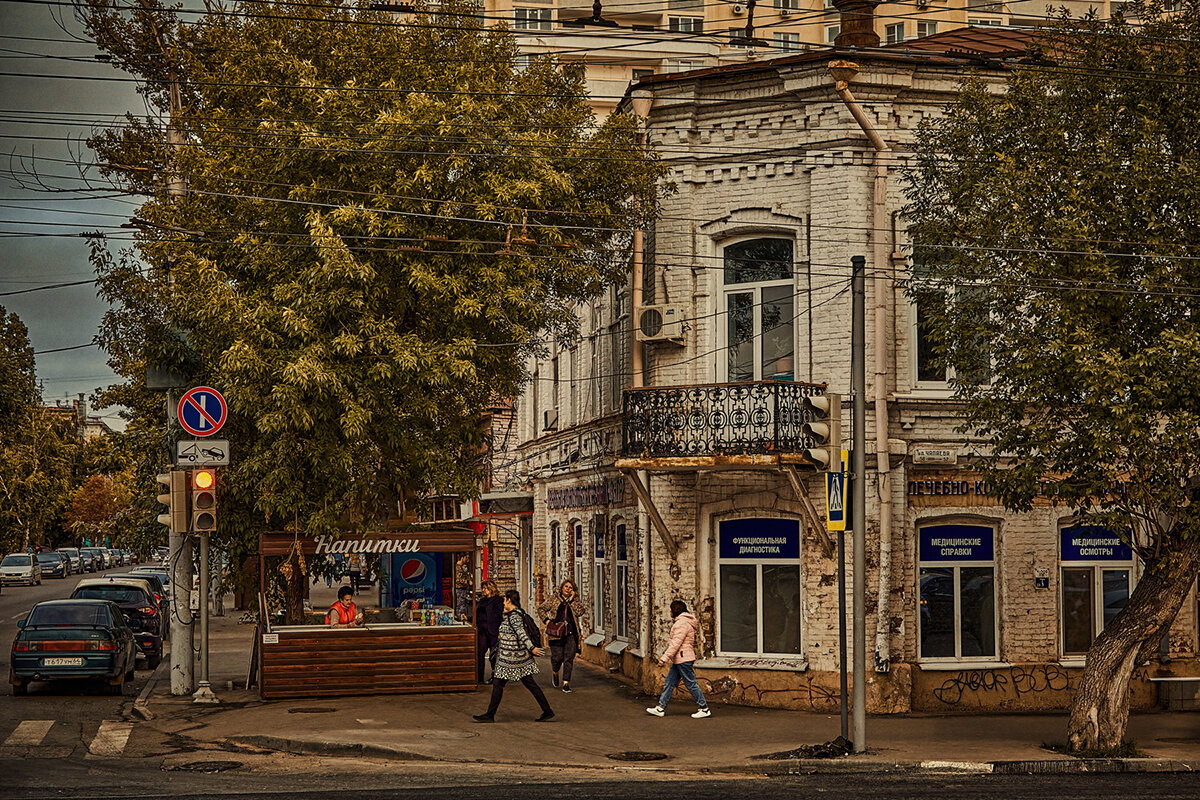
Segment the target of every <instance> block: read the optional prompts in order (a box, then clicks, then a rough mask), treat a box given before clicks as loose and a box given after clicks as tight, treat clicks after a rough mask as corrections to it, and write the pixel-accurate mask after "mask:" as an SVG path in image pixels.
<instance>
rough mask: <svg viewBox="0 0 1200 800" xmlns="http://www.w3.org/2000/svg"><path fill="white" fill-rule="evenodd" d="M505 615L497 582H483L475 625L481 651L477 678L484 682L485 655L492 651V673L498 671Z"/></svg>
mask: <svg viewBox="0 0 1200 800" xmlns="http://www.w3.org/2000/svg"><path fill="white" fill-rule="evenodd" d="M503 616H504V598H503V597H501V596H500V592H499V590H497V589H496V582H495V581H494V580H491V579H488V580H486V581H484V582H483V597H482V598H480V600H479V601H478V602H477V603H476V604H475V627H476V628H477V629H478V631H479V652H478V654H477V658H476V660H475V671H476V673H477V675H478V678H477V680H478V681H479V682H480V683H483V656H484V654H485V653H488V651H491V653H490V656H489V658H488V660H489V661H490V662H491V666H492V674H493V675H495V673H496V656H497V655H499V644H500V619H501V617H503Z"/></svg>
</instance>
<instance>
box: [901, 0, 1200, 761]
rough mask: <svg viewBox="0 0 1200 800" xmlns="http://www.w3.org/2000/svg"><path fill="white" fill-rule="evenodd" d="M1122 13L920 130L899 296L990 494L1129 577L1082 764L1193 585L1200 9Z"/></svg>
mask: <svg viewBox="0 0 1200 800" xmlns="http://www.w3.org/2000/svg"><path fill="white" fill-rule="evenodd" d="M1125 8H1126V13H1131V12H1132V13H1135V14H1137V19H1138V23H1137V24H1131V23H1129V22H1127V21H1125V19H1123V18H1122V17H1121V16H1120V15H1114V18H1113V19H1112V20H1107V21H1106V20H1099V19H1096V18H1094V17H1089V18H1086V19H1082V20H1078V19H1076V20H1072V19H1062V20H1060V21H1059V23H1058V24H1057V25H1056V26H1055V27H1054V28H1053V29H1052V30H1050V31H1049V32H1047V33H1046V34H1045V36H1044V38H1043V39H1042V41H1041V42H1040V44H1039V45H1038V47H1037V48H1035V49H1034V50H1033V51H1032V52H1031V54H1030V58H1028V59H1026V60H1025V61H1023V62H1022V64H1020V65H1018V66H1017V67H1016V68H1015V69H1014V70H1013V72H1012V74H1011V76H1010V77H1009V79H1008V82H1007V91H1006V92H1003V93H990V92H988V91H987V90H986V89H985V87H984V85H983V83H982V82H981V81H978V80H968V81H966V83H965V85H964V87H963V90H962V93H961V97H960V98H959V99H960V102H959V103H958V104H956V105H954V106H952V107H951V108H950V109H949V110H948V112H947V114H946V117H945V118H944V120H942V121H940V122H938V123H936V124H931V125H928V126H927V127H925V128H924V129H923V130H922V132H921V134H920V138H919V152H918V154H917V156H916V160H915V164H914V166H913V168H912V169H911V170H910V174H909V179H910V188H909V195H908V196H909V201H910V202H909V204H908V207H907V209H906V213H907V214H908V217H909V219H910V220H911V224H912V229H911V233H912V240H913V242H914V248H915V256H914V263H915V265H916V266H915V268H914V276H913V281H912V284H911V286H910V288H909V291H910V294H911V295H912V296H913V297H914V298H916V300H917V302H918V303H924V304H925V308H926V309H928V310H929V311H930V314H929V329H928V333H929V334H930V335H931V336H932V341H934V342H936V343H937V344H938V346H939V347H940V348H941V352H942V354H943V355H944V357H945V358H946V359H947V361H948V362H949V364H950V365H952V366H953V367H954V369H955V371H956V373H957V375H958V376H959V378H958V379H957V380H956V381H955V382H954V389H955V391H956V395H957V397H958V398H959V399H961V400H962V401H963V402H964V409H965V412H964V421H963V427H962V432H963V433H966V434H969V435H970V436H971V438H972V441H974V442H976V443H981V446H980V447H979V448H978V457H977V459H976V461H975V463H976V464H977V466H978V467H979V469H981V470H982V472H983V473H984V476H985V478H986V479H987V480H988V481H989V483H991V485H992V487H993V492H994V493H995V494H996V496H998V497H999V498H1000V499H1001V500H1002V501H1003V502H1004V504H1005V505H1006V506H1007V507H1008V508H1010V509H1014V510H1028V509H1030V508H1031V506H1032V504H1033V502H1034V499H1035V498H1038V497H1041V498H1048V499H1049V500H1050V501H1051V502H1053V503H1054V504H1056V505H1059V506H1063V507H1066V508H1069V509H1073V510H1075V511H1077V512H1078V515H1079V518H1080V520H1081V521H1085V522H1087V523H1089V524H1096V525H1101V526H1103V527H1105V528H1108V529H1110V530H1112V531H1115V532H1118V533H1120V534H1121V535H1123V536H1125V537H1126V538H1127V540H1128V542H1129V543H1130V545H1132V547H1133V550H1134V552H1135V553H1136V557H1137V558H1138V559H1139V560H1140V562H1141V566H1142V572H1141V576H1140V579H1139V580H1138V583H1137V586H1136V588H1135V590H1134V591H1133V593H1132V595H1131V596H1130V598H1129V601H1128V604H1127V605H1126V607H1125V608H1124V610H1123V611H1121V612H1120V613H1119V614H1118V615H1117V616H1116V618H1115V619H1113V620H1112V621H1111V622H1109V623H1108V625H1107V626H1106V627H1105V628H1104V631H1103V633H1101V634H1100V635H1099V636H1098V637H1097V638H1096V640H1095V641H1094V643H1093V644H1092V646H1091V649H1090V650H1089V652H1088V655H1087V666H1086V668H1085V670H1084V671H1083V674H1082V676H1081V677H1080V679H1079V681H1078V685H1077V687H1076V690H1075V695H1074V698H1073V704H1072V707H1071V710H1070V716H1069V721H1068V740H1069V743H1070V746H1071V747H1072V748H1074V749H1076V750H1087V749H1094V748H1100V749H1105V748H1113V747H1116V746H1119V745H1120V744H1121V743H1122V740H1123V739H1124V736H1125V730H1126V724H1127V722H1128V714H1129V689H1128V686H1129V680H1130V677H1131V675H1132V673H1133V671H1134V669H1135V667H1137V666H1138V665H1140V664H1144V663H1145V662H1146V661H1147V660H1148V659H1150V658H1151V657H1152V656H1153V655H1155V654H1156V652H1157V650H1158V648H1159V643H1160V640H1161V639H1162V638H1163V636H1164V635H1165V634H1166V633H1167V631H1168V629H1169V628H1170V625H1171V623H1172V621H1173V620H1174V619H1175V617H1176V614H1177V613H1178V612H1179V609H1180V606H1181V604H1182V602H1183V600H1184V598H1185V597H1186V596H1187V594H1188V591H1189V589H1190V587H1191V586H1192V585H1193V584H1194V583H1195V581H1196V574H1197V570H1198V569H1200V504H1198V503H1197V500H1198V499H1200V492H1198V487H1200V448H1198V447H1197V444H1196V443H1197V441H1198V440H1200V179H1198V175H1197V173H1198V171H1200V137H1197V135H1196V131H1197V130H1200V81H1197V79H1196V76H1197V75H1200V10H1198V7H1197V3H1196V2H1195V0H1185V1H1184V3H1183V5H1182V10H1180V11H1178V12H1175V13H1171V14H1166V15H1163V14H1162V13H1160V12H1161V8H1154V7H1147V6H1145V5H1142V4H1140V3H1138V4H1136V5H1134V6H1133V7H1132V8H1131V6H1130V5H1126V6H1125ZM931 298H938V302H929V301H930V300H931Z"/></svg>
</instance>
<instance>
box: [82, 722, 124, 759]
mask: <svg viewBox="0 0 1200 800" xmlns="http://www.w3.org/2000/svg"><path fill="white" fill-rule="evenodd" d="M132 732H133V723H132V722H114V721H112V720H107V719H106V720H104V721H103V722H101V723H100V730H98V731H96V738H94V739H92V743H91V744H90V745H88V752H89V753H90V754H92V755H94V756H107V757H109V758H115V757H117V756H119V755H121V753H122V751H124V750H125V745H126V744H128V743H129V734H130V733H132Z"/></svg>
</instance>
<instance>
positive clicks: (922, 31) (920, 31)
mask: <svg viewBox="0 0 1200 800" xmlns="http://www.w3.org/2000/svg"><path fill="white" fill-rule="evenodd" d="M935 33H937V23H936V22H918V23H917V38H918V39H920V38H922V37H924V36H933V35H934V34H935Z"/></svg>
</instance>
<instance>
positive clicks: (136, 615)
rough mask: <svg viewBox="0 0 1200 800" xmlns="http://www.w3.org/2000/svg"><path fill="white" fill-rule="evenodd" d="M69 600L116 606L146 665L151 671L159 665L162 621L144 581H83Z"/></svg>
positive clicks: (120, 578)
mask: <svg viewBox="0 0 1200 800" xmlns="http://www.w3.org/2000/svg"><path fill="white" fill-rule="evenodd" d="M71 598H72V599H75V600H111V601H112V602H114V603H116V604H117V606H118V607H119V608H120V609H121V611H122V612H123V613H124V614H125V619H126V621H127V622H128V623H129V627H130V628H132V629H133V636H134V641H136V642H137V644H138V647H140V648H141V650H142V652H143V653H144V654H145V655H146V664H147V665H148V666H149V667H150V669H154V668H155V667H157V666H158V664H159V662H160V661H162V654H163V631H164V628H165V627H166V620H165V618H164V615H163V613H162V610H161V609H160V607H159V604H158V602H156V601H155V599H154V596H153V594H152V592H151V590H150V587H149V584H148V583H147V582H146V581H145V580H142V579H138V578H134V577H131V576H115V575H110V576H108V577H97V578H84V579H83V580H81V581H80V582H79V584H78V585H77V586H76V587H75V591H74V592H72V593H71Z"/></svg>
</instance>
